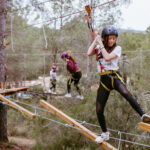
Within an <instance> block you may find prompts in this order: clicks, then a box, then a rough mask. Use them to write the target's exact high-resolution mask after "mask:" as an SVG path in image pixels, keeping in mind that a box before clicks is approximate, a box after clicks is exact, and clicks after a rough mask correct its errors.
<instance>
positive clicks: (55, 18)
mask: <svg viewBox="0 0 150 150" xmlns="http://www.w3.org/2000/svg"><path fill="white" fill-rule="evenodd" d="M114 1H117V0H111V1H108V2H105V3H102V4H99V5H96V6H94V7H92V8H97V7H100V6H104V5H106V4H109V3H112V2H114ZM84 11H85V10H80V11H76V12H73V13H70V14H67V15H64V16H59V17H53V18H52V19H50V20H45V21H43V22H39V23H35V24H31V25H28V26H26V27H25V28H24V29H26V28H28V27H31V26H35V25H39V24H42V23H47V22H51V21H54V20H57V19H60V18H65V17H69V16H72V15H75V14H80V13H82V12H84Z"/></svg>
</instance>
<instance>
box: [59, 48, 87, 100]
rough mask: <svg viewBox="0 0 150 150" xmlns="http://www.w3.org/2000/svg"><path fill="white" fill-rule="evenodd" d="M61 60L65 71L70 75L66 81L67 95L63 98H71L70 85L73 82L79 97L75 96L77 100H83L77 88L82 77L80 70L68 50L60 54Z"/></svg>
mask: <svg viewBox="0 0 150 150" xmlns="http://www.w3.org/2000/svg"><path fill="white" fill-rule="evenodd" d="M61 58H62V59H63V60H64V61H65V62H66V63H67V71H68V72H69V73H70V74H71V76H70V78H69V80H68V81H67V92H68V93H67V94H66V95H65V97H72V96H71V93H70V92H71V83H72V82H74V86H75V87H76V89H77V92H78V93H79V95H77V98H78V99H84V97H83V96H82V95H81V90H80V88H79V86H78V84H79V81H80V79H81V77H82V73H81V70H80V69H79V67H78V65H77V63H76V62H75V60H74V59H73V58H72V56H71V51H70V50H68V51H67V52H63V53H62V54H61Z"/></svg>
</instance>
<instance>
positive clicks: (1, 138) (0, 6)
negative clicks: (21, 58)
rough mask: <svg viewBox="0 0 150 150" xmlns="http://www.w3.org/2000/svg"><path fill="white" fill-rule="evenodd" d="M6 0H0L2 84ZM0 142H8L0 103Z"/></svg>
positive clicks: (1, 80) (0, 80) (3, 107)
mask: <svg viewBox="0 0 150 150" xmlns="http://www.w3.org/2000/svg"><path fill="white" fill-rule="evenodd" d="M6 8H7V0H0V83H1V85H4V80H5V79H4V76H5V72H4V38H5V27H6ZM0 142H8V138H7V106H6V105H4V104H2V103H0Z"/></svg>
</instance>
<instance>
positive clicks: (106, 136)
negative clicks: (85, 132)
mask: <svg viewBox="0 0 150 150" xmlns="http://www.w3.org/2000/svg"><path fill="white" fill-rule="evenodd" d="M109 134H110V133H109V132H103V133H102V134H101V135H100V136H98V137H97V138H96V139H95V142H97V143H102V142H103V141H107V140H109Z"/></svg>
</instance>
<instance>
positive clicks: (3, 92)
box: [0, 87, 29, 95]
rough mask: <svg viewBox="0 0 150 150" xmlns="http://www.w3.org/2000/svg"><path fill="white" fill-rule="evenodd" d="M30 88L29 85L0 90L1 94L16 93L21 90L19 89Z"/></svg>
mask: <svg viewBox="0 0 150 150" xmlns="http://www.w3.org/2000/svg"><path fill="white" fill-rule="evenodd" d="M28 89H29V87H21V88H13V89H6V90H3V91H0V94H2V95H8V94H12V93H16V92H19V91H26V90H28Z"/></svg>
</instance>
